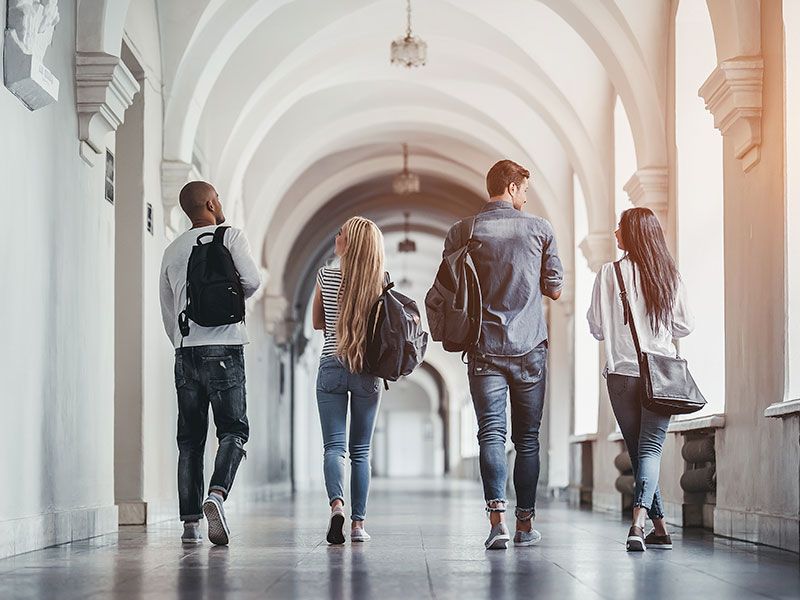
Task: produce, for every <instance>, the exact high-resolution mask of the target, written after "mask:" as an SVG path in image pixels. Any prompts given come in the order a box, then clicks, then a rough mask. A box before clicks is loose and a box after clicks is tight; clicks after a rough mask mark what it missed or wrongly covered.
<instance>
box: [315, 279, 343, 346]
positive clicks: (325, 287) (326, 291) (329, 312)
mask: <svg viewBox="0 0 800 600" xmlns="http://www.w3.org/2000/svg"><path fill="white" fill-rule="evenodd" d="M317 284H319V289H320V290H321V291H322V307H323V309H324V310H325V345H324V346H323V347H322V354H321V355H320V358H321V359H322V358H327V357H329V356H335V355H336V323H337V322H338V321H339V289H340V288H341V287H342V270H341V269H337V268H329V267H322V268H321V269H320V270H319V272H318V273H317Z"/></svg>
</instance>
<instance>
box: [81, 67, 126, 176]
mask: <svg viewBox="0 0 800 600" xmlns="http://www.w3.org/2000/svg"><path fill="white" fill-rule="evenodd" d="M75 85H76V92H77V101H78V134H79V136H80V140H81V157H82V158H83V159H84V160H85V161H86V162H87V163H88V164H90V165H94V164H95V163H96V162H97V160H98V158H100V156H102V155H103V154H104V153H105V149H106V135H107V134H109V133H111V132H113V131H116V130H117V128H118V127H119V126H120V125H121V124H122V122H123V121H124V119H125V111H126V110H127V108H128V107H129V106H130V105H131V103H132V102H133V97H134V95H135V94H136V92H138V91H139V82H138V81H136V78H135V77H134V76H133V74H132V73H131V72H130V71H129V70H128V68H127V67H126V66H125V64H124V63H123V62H122V59H120V58H119V57H118V56H113V55H111V54H104V53H101V52H78V53H77V55H76V57H75Z"/></svg>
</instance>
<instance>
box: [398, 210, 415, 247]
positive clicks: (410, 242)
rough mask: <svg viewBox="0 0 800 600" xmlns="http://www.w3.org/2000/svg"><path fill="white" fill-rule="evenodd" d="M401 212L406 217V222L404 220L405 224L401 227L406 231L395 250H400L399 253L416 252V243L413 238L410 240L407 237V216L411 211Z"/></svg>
mask: <svg viewBox="0 0 800 600" xmlns="http://www.w3.org/2000/svg"><path fill="white" fill-rule="evenodd" d="M403 214H404V215H405V217H406V222H405V225H404V226H403V229H404V231H405V233H406V239H404V240H403V241H401V242H400V243H399V244H398V245H397V251H398V252H400V253H403V254H405V253H408V252H416V251H417V244H416V243H415V242H414V240H411V239H409V237H408V218H409V217H410V216H411V213H408V212H406V213H403Z"/></svg>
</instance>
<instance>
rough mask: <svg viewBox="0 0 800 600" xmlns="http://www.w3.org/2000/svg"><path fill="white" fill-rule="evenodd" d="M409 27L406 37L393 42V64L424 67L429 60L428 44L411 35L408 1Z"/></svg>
mask: <svg viewBox="0 0 800 600" xmlns="http://www.w3.org/2000/svg"><path fill="white" fill-rule="evenodd" d="M406 11H407V12H408V25H407V27H406V36H405V37H401V38H397V39H396V40H395V41H393V42H392V64H393V65H403V66H406V67H409V68H411V67H423V66H425V62H426V60H427V59H428V44H426V43H425V42H423V41H422V40H421V39H420V38H418V37H416V36H414V34H413V33H411V0H406Z"/></svg>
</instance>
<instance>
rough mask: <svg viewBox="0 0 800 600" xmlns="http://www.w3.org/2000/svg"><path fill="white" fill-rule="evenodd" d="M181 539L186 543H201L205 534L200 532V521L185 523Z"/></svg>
mask: <svg viewBox="0 0 800 600" xmlns="http://www.w3.org/2000/svg"><path fill="white" fill-rule="evenodd" d="M181 541H182V542H183V543H184V544H200V543H202V542H203V534H202V533H201V532H200V523H198V522H196V521H195V522H194V523H184V524H183V535H182V536H181Z"/></svg>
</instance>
